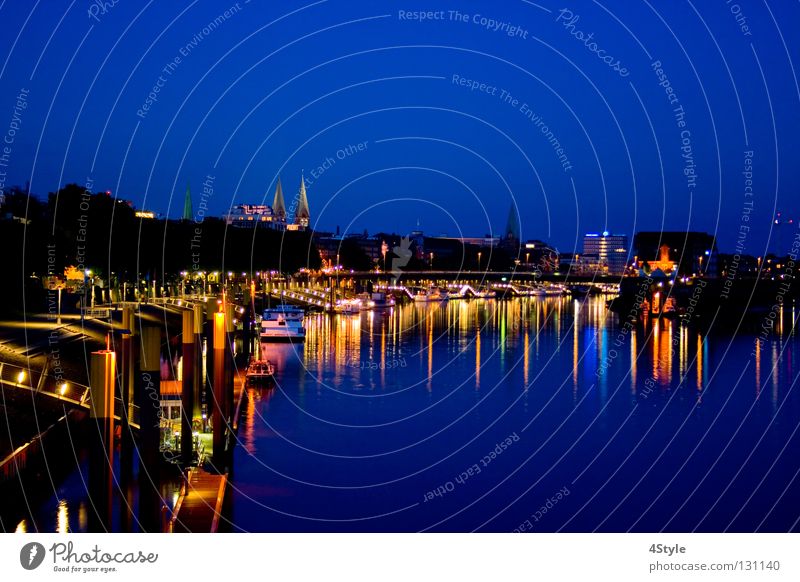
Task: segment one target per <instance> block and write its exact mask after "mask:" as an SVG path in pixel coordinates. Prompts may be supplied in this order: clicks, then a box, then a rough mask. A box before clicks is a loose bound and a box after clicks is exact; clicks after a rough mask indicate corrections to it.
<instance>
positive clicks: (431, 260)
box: [431, 252, 433, 271]
mask: <svg viewBox="0 0 800 582" xmlns="http://www.w3.org/2000/svg"><path fill="white" fill-rule="evenodd" d="M431 271H433V252H431Z"/></svg>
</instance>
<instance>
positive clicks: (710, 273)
mask: <svg viewBox="0 0 800 582" xmlns="http://www.w3.org/2000/svg"><path fill="white" fill-rule="evenodd" d="M633 254H634V256H635V260H636V266H637V267H639V268H640V269H643V270H644V271H645V272H650V271H655V270H656V269H660V270H661V271H663V272H664V273H666V274H670V273H671V274H674V275H681V276H692V275H698V274H702V275H704V276H707V277H716V276H717V243H716V240H715V239H714V236H713V235H710V234H708V233H705V232H692V231H689V232H681V231H664V232H659V231H652V232H638V233H636V236H634V238H633Z"/></svg>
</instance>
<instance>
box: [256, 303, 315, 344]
mask: <svg viewBox="0 0 800 582" xmlns="http://www.w3.org/2000/svg"><path fill="white" fill-rule="evenodd" d="M305 315H306V314H305V312H304V311H303V310H302V309H300V308H299V307H295V306H293V305H287V304H285V303H282V304H281V305H278V306H277V307H272V308H268V309H265V310H264V315H263V316H262V318H261V341H262V342H302V341H305V339H306V328H305V327H303V320H304V318H305Z"/></svg>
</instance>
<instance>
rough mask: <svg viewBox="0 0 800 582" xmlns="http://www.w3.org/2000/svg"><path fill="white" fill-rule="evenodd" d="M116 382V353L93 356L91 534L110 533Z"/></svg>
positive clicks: (106, 351)
mask: <svg viewBox="0 0 800 582" xmlns="http://www.w3.org/2000/svg"><path fill="white" fill-rule="evenodd" d="M116 379H117V362H116V353H115V352H114V351H112V350H101V351H99V352H92V355H91V369H90V380H89V390H90V394H91V408H90V410H89V417H90V418H91V419H92V420H93V421H94V426H95V428H96V429H97V430H96V434H94V435H92V449H93V454H92V460H91V462H90V463H89V472H90V475H89V483H90V489H91V497H92V504H93V505H94V508H95V511H94V512H93V515H92V518H93V519H92V523H91V525H90V530H91V531H92V532H105V531H110V529H111V500H112V484H113V467H114V388H115V386H116Z"/></svg>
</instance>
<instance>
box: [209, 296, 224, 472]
mask: <svg viewBox="0 0 800 582" xmlns="http://www.w3.org/2000/svg"><path fill="white" fill-rule="evenodd" d="M212 334H213V342H212V344H213V358H212V359H213V362H214V364H213V370H214V372H213V373H214V376H213V381H212V388H213V397H212V402H211V410H212V412H211V424H212V430H213V455H214V465H215V466H216V467H217V468H218V469H220V470H222V468H223V467H224V461H225V422H226V420H227V419H226V416H225V403H226V401H227V397H226V395H225V343H226V339H227V337H226V334H225V313H223V312H221V311H218V312H216V313H215V314H214V320H213V332H212Z"/></svg>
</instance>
